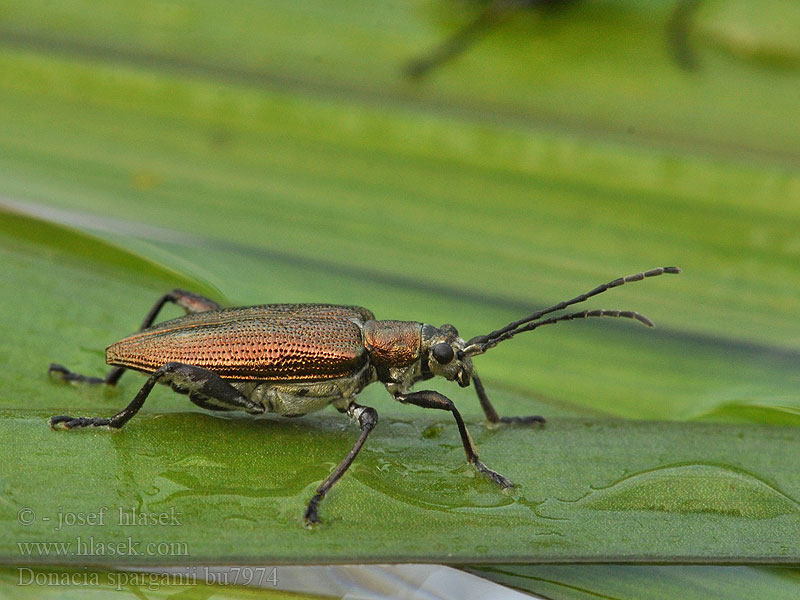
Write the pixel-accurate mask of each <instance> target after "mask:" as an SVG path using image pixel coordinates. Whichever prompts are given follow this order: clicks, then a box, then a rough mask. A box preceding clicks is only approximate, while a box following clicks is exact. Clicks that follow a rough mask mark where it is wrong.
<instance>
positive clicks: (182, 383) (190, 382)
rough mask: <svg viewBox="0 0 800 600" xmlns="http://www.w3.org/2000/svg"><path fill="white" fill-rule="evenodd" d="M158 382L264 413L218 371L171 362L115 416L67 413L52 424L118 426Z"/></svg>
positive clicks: (132, 414)
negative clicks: (84, 415)
mask: <svg viewBox="0 0 800 600" xmlns="http://www.w3.org/2000/svg"><path fill="white" fill-rule="evenodd" d="M159 382H161V383H170V384H172V386H173V387H174V388H175V389H176V390H178V391H181V392H184V393H189V394H193V395H196V396H198V397H200V398H202V399H203V400H205V401H206V402H213V403H214V404H218V405H220V406H221V407H224V408H238V409H241V410H246V411H247V412H249V413H253V414H260V413H263V412H264V407H263V406H261V405H260V404H256V403H255V402H252V401H250V400H248V399H247V398H246V397H245V396H243V395H242V393H241V392H240V391H239V390H237V389H236V388H235V387H233V386H232V385H231V384H230V383H228V382H227V381H225V380H224V379H222V378H221V377H220V376H219V375H217V374H216V373H213V372H212V371H209V370H208V369H204V368H202V367H196V366H194V365H185V364H182V363H177V362H171V363H167V364H165V365H164V366H163V367H159V369H158V370H156V371H155V372H154V373H153V374H152V375H150V377H148V378H147V381H145V382H144V385H143V386H142V389H140V390H139V393H138V394H136V396H135V397H134V399H133V400H132V401H131V403H130V404H129V405H128V406H126V407H125V408H123V409H122V410H121V411H119V412H118V413H117V414H115V415H114V416H113V417H110V418H105V417H70V416H68V415H60V416H57V417H50V427H52V428H53V429H55V428H56V427H57V426H61V427H63V428H65V429H74V428H76V427H100V426H103V425H107V426H108V427H114V428H116V429H118V428H120V427H122V426H123V425H125V423H127V422H128V421H130V420H131V418H132V417H133V416H134V415H135V414H136V413H137V412H139V409H140V408H142V405H143V404H144V401H145V400H146V399H147V396H148V395H149V394H150V392H151V391H152V389H153V386H154V385H155V384H156V383H159Z"/></svg>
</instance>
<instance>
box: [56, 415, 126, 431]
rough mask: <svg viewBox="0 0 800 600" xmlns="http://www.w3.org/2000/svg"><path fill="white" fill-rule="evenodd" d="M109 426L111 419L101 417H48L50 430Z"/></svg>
mask: <svg viewBox="0 0 800 600" xmlns="http://www.w3.org/2000/svg"><path fill="white" fill-rule="evenodd" d="M105 425H111V419H106V418H103V417H71V416H69V415H60V416H57V417H50V427H51V428H52V429H75V428H76V427H102V426H105Z"/></svg>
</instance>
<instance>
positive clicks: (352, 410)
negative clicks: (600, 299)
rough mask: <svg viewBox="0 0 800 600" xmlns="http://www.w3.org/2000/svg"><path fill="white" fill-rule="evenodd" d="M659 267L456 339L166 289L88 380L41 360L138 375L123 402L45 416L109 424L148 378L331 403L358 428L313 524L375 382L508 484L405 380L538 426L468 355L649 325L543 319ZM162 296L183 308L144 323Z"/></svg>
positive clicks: (111, 375) (210, 402) (315, 502)
mask: <svg viewBox="0 0 800 600" xmlns="http://www.w3.org/2000/svg"><path fill="white" fill-rule="evenodd" d="M663 273H680V269H679V268H678V267H660V268H657V269H651V270H649V271H645V272H642V273H637V274H635V275H629V276H627V277H620V278H618V279H615V280H613V281H610V282H608V283H605V284H603V285H600V286H597V287H596V288H594V289H593V290H591V291H589V292H586V293H585V294H581V295H579V296H576V297H575V298H572V299H571V300H566V301H564V302H560V303H558V304H555V305H553V306H551V307H549V308H545V309H543V310H539V311H536V312H534V313H533V314H530V315H528V316H527V317H524V318H522V319H519V320H518V321H513V322H511V323H509V324H508V325H506V326H504V327H501V328H500V329H497V330H495V331H492V332H491V333H488V334H485V335H479V336H476V337H473V338H472V339H470V340H467V341H465V340H464V339H463V338H461V337H460V336H459V333H458V331H457V330H456V328H455V327H453V326H452V325H449V324H445V325H442V326H441V327H434V326H433V325H428V324H425V323H419V322H416V321H379V320H376V319H375V316H374V315H373V314H372V312H371V311H369V310H367V309H366V308H361V307H359V306H338V305H333V304H264V305H260V306H250V307H237V308H222V307H221V306H220V305H219V304H217V303H216V302H214V301H213V300H210V299H208V298H205V297H203V296H199V295H197V294H193V293H191V292H187V291H184V290H177V289H176V290H173V291H172V292H170V293H168V294H165V295H164V296H162V297H161V298H160V299H159V300H158V301H157V302H156V303H155V305H154V306H153V308H152V309H151V310H150V312H149V313H148V314H147V316H146V317H145V319H144V321H143V323H142V325H141V327H140V328H139V330H138V331H137V332H136V333H133V334H131V335H130V336H128V337H126V338H124V339H122V340H120V341H118V342H116V343H114V344H112V345H110V346H109V347H108V348H106V362H107V363H108V364H110V365H112V367H113V368H112V369H111V370H110V371H109V372H108V374H107V375H106V376H105V377H102V378H100V377H88V376H86V375H81V374H78V373H73V372H72V371H70V370H69V369H67V368H66V367H64V366H62V365H59V364H56V363H53V364H51V365H50V368H49V371H48V372H49V373H50V374H51V376H56V377H57V378H58V379H60V380H62V381H65V382H76V383H81V382H83V383H90V384H101V383H102V384H107V385H115V384H116V383H117V382H118V381H119V379H120V377H121V376H122V374H123V373H124V371H125V370H126V369H131V370H135V371H140V372H142V373H144V374H146V375H148V378H147V381H145V383H144V385H143V386H142V388H141V389H140V390H139V392H138V393H137V394H136V396H135V397H134V398H133V400H132V401H131V402H130V404H128V406H126V407H125V408H124V409H122V410H121V411H119V412H118V413H116V414H115V415H113V416H111V417H109V418H104V417H71V416H67V415H60V416H54V417H51V418H50V426H51V427H52V428H54V429H57V428H63V429H75V428H80V427H98V426H108V427H111V428H120V427H122V426H123V425H125V423H127V422H128V421H129V420H130V419H131V418H132V417H133V416H134V415H135V414H136V413H137V412H138V411H139V409H140V408H141V407H142V405H143V404H144V401H145V399H146V398H147V396H148V394H149V393H150V391H151V390H152V389H153V386H154V385H155V384H156V383H162V384H167V385H170V386H172V389H173V390H175V391H176V392H179V393H181V394H187V395H188V396H189V400H191V401H192V402H194V403H195V404H197V405H198V406H200V407H202V408H205V409H208V410H215V411H219V410H244V411H247V412H248V413H252V414H262V413H268V412H269V413H276V414H278V415H282V416H284V417H300V416H303V415H306V414H308V413H310V412H313V411H317V410H320V409H322V408H324V407H325V406H327V405H328V404H332V405H333V406H334V408H336V409H337V410H338V411H339V412H342V413H345V414H347V415H348V416H349V417H350V418H351V419H353V420H354V421H356V422H357V423H358V425H359V427H360V435H359V437H358V439H357V440H356V442H355V444H354V445H353V448H352V449H351V450H350V452H349V453H348V454H347V456H346V457H345V458H344V459H343V460H342V461H341V462H340V463H339V465H338V466H337V467H336V468H335V469H334V470H333V471H332V472H331V474H330V475H329V476H328V477H327V479H325V480H324V481H323V482H322V483H321V484H320V486H319V487H318V488H317V490H316V493H315V494H314V496H313V497H312V498H311V500H310V501H309V503H308V506H307V508H306V511H305V515H304V518H305V521H306V523H307V524H312V523H316V522H318V521H319V511H318V508H319V504H320V502H321V501H322V499H323V498H324V497H325V495H326V494H327V493H328V492H329V491H330V489H331V488H332V487H333V485H334V484H335V483H336V482H337V481H338V480H339V479H340V478H341V477H342V475H343V474H344V473H345V471H347V469H348V468H349V467H350V465H351V464H352V463H353V461H354V460H355V458H356V455H357V454H358V452H359V450H361V447H362V446H363V445H364V442H365V441H366V439H367V437H368V436H369V434H370V432H371V431H372V430H373V429H374V428H375V426H376V425H377V423H378V413H377V412H376V411H375V409H374V408H372V407H369V406H362V405H360V404H358V403H356V401H355V399H356V397H357V395H358V393H359V392H360V391H361V390H362V389H364V387H366V386H367V385H369V384H370V383H373V382H375V381H379V382H381V383H383V384H384V385H385V386H386V389H387V391H388V392H389V394H390V395H391V396H392V397H393V398H394V399H395V400H397V401H399V402H402V403H405V404H412V405H415V406H420V407H422V408H433V409H439V410H446V411H449V412H450V413H451V414H452V415H453V417H454V418H455V421H456V425H457V426H458V431H459V434H460V435H461V442H462V444H463V446H464V451H465V453H466V455H467V461H468V462H470V463H472V464H473V465H474V466H475V468H476V469H477V470H478V471H479V472H481V473H483V474H484V475H485V476H487V477H488V478H489V479H491V480H492V481H494V482H495V483H497V484H498V485H500V486H502V487H504V488H509V487H513V484H512V483H511V481H509V480H508V479H507V478H506V477H504V476H503V475H501V474H500V473H498V472H496V471H493V470H492V469H490V468H488V467H487V466H486V465H485V464H483V462H482V461H481V460H480V459H479V458H478V452H477V450H476V448H475V444H474V443H473V441H472V438H471V437H470V435H469V432H468V431H467V428H466V425H465V424H464V420H463V418H462V417H461V413H459V411H458V409H457V408H456V407H455V405H454V403H453V401H452V400H450V399H449V398H448V397H447V396H444V395H443V394H441V393H439V392H436V391H433V390H423V391H417V392H412V391H410V390H411V387H412V386H413V385H414V384H415V383H417V382H419V381H426V380H429V379H431V378H433V377H436V376H439V377H444V378H445V379H447V380H449V381H455V382H457V383H458V384H459V385H460V386H461V387H467V386H469V385H470V384H472V385H473V386H474V388H475V391H476V393H477V396H478V400H479V401H480V404H481V407H482V408H483V411H484V413H485V415H486V419H487V420H488V421H489V422H490V423H520V424H529V423H543V422H544V419H543V418H542V417H540V416H527V417H501V416H499V415H498V414H497V411H496V410H495V409H494V407H493V406H492V403H491V402H490V401H489V397H488V396H487V394H486V391H485V389H484V387H483V384H482V383H481V380H480V379H479V378H478V374H477V373H476V371H475V367H474V366H473V364H472V357H474V356H477V355H479V354H483V353H484V352H486V351H487V350H489V349H490V348H493V347H494V346H496V345H497V344H499V343H501V342H503V341H505V340H508V339H511V338H512V337H514V336H515V335H517V334H519V333H522V332H525V331H532V330H534V329H536V328H538V327H541V326H543V325H550V324H553V323H558V322H561V321H568V320H572V319H585V318H591V317H621V318H627V319H635V320H637V321H640V322H641V323H643V324H645V325H648V326H650V327H652V326H653V323H652V322H651V321H650V320H649V319H648V318H647V317H645V316H643V315H641V314H639V313H636V312H633V311H621V310H584V311H581V312H573V313H568V314H562V315H559V316H553V317H548V318H543V317H544V316H545V315H548V314H550V313H553V312H556V311H560V310H562V309H564V308H566V307H568V306H571V305H573V304H578V303H580V302H584V301H585V300H588V299H589V298H591V297H592V296H596V295H597V294H600V293H602V292H605V291H606V290H609V289H611V288H614V287H617V286H620V285H623V284H624V283H628V282H632V281H640V280H642V279H645V278H648V277H655V276H658V275H661V274H663ZM169 302H171V303H174V304H177V305H178V306H180V307H181V308H183V310H184V311H185V312H186V314H185V315H184V316H182V317H178V318H176V319H172V320H169V321H163V322H161V323H158V324H156V325H153V322H154V321H155V319H156V317H157V315H158V313H159V311H160V310H161V308H162V307H163V306H164V305H165V304H167V303H169Z"/></svg>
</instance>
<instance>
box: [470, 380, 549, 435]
mask: <svg viewBox="0 0 800 600" xmlns="http://www.w3.org/2000/svg"><path fill="white" fill-rule="evenodd" d="M472 385H473V386H475V393H476V394H477V395H478V400H480V403H481V408H482V409H483V414H485V415H486V420H487V421H489V423H491V424H493V425H496V424H498V423H515V424H519V425H530V424H532V423H544V422H545V418H544V417H540V416H539V415H530V416H527V417H501V416H500V415H499V414H497V411H496V410H495V409H494V406H492V403H491V401H490V400H489V396H488V395H487V394H486V389H485V388H484V387H483V383H482V382H481V380H480V378H479V377H478V374H477V373H476V372H475V371H473V372H472Z"/></svg>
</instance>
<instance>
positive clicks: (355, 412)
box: [304, 402, 378, 525]
mask: <svg viewBox="0 0 800 600" xmlns="http://www.w3.org/2000/svg"><path fill="white" fill-rule="evenodd" d="M346 412H347V414H348V415H349V416H350V418H351V419H354V420H356V421H358V426H359V427H360V428H361V435H359V436H358V439H357V440H356V443H355V444H354V445H353V448H352V449H351V450H350V452H348V453H347V456H345V457H344V460H342V462H340V463H339V465H338V466H337V467H336V468H335V469H334V470H333V471H332V472H331V474H330V475H328V478H327V479H325V481H323V482H322V483H321V484H320V486H319V487H318V488H317V491H316V493H315V494H314V496H313V497H312V498H311V500H309V502H308V508H306V512H305V515H304V518H305V521H306V524H307V525H311V524H313V523H318V522H319V514H318V509H319V503H320V502H322V499H323V498H324V497H325V494H327V493H328V492H329V491H330V489H331V488H332V487H333V484H335V483H336V482H337V481H339V479H340V478H341V477H342V475H344V473H345V471H347V469H349V468H350V465H352V464H353V461H354V460H355V458H356V456H357V455H358V452H359V450H361V447H362V446H363V445H364V442H366V441H367V437H369V434H370V432H371V431H372V430H373V429H375V426H376V425H377V424H378V412H377V411H376V410H375V409H374V408H371V407H369V406H360V405H358V404H356V403H355V402H351V403H350V405H349V406H348V407H347V410H346Z"/></svg>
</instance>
